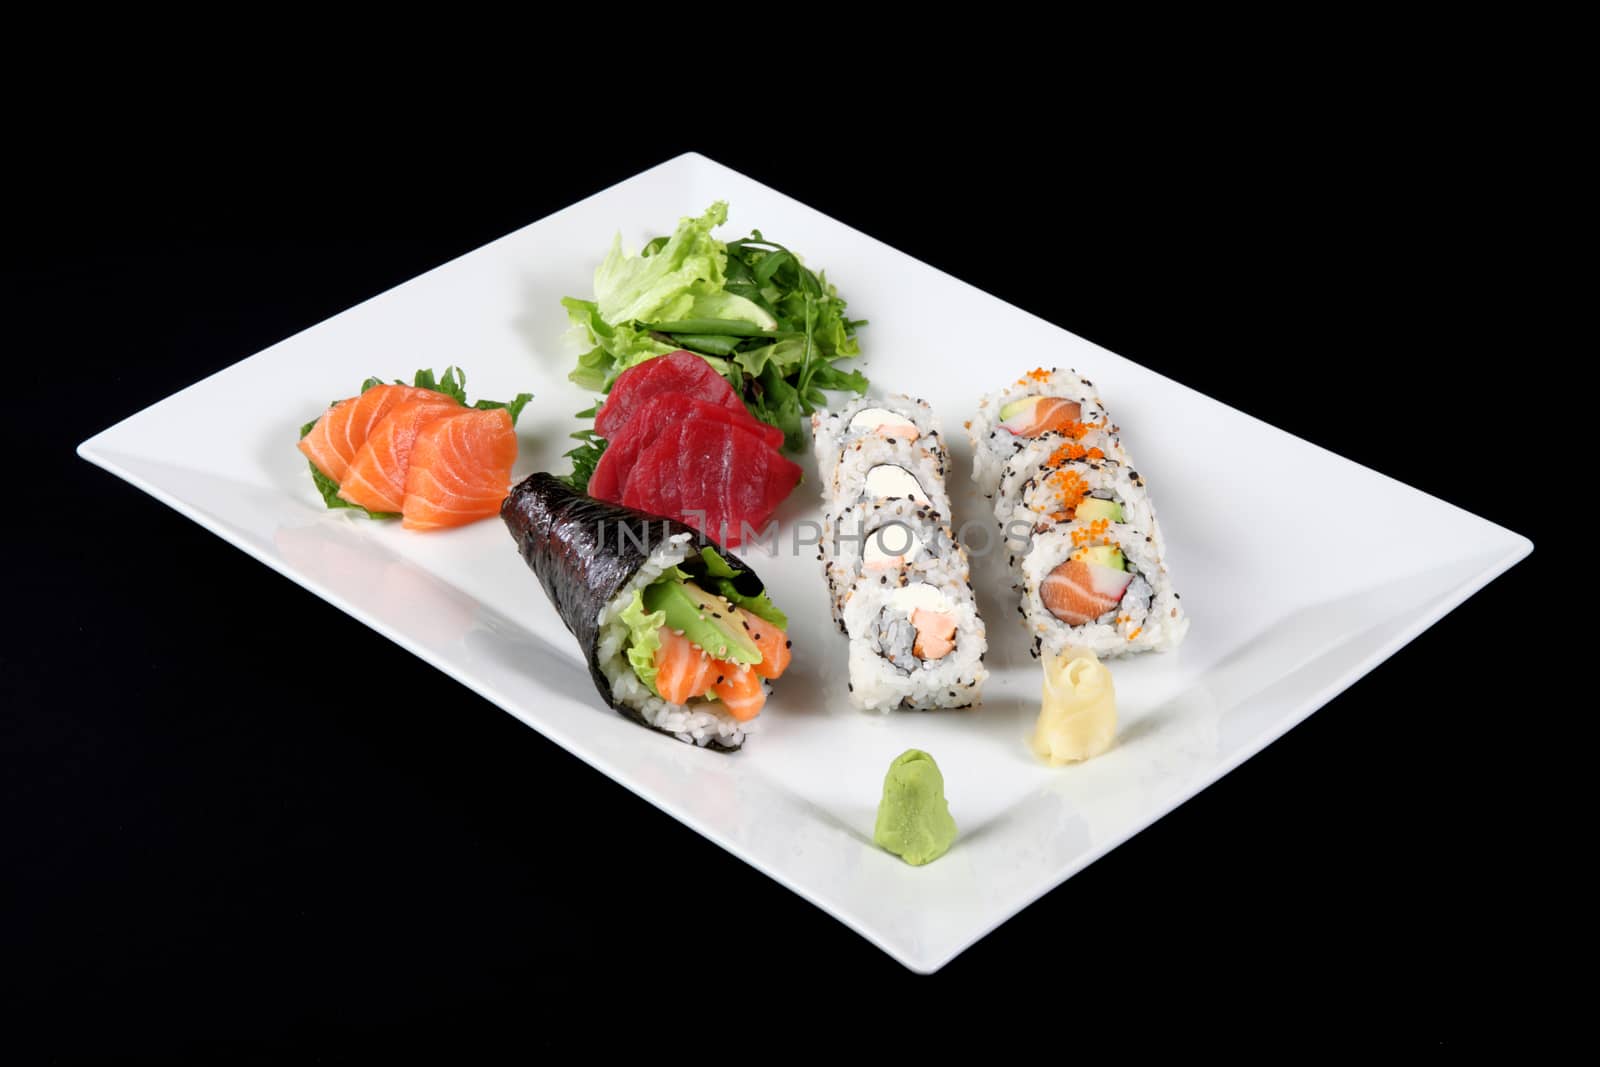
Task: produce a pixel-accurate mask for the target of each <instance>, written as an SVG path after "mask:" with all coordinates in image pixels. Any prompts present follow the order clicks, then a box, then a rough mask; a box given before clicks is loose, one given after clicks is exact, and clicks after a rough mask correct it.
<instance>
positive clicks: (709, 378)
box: [591, 349, 783, 495]
mask: <svg viewBox="0 0 1600 1067" xmlns="http://www.w3.org/2000/svg"><path fill="white" fill-rule="evenodd" d="M664 393H679V394H682V395H684V396H688V397H692V398H693V399H695V400H701V401H704V402H705V403H707V404H713V405H715V406H717V407H720V408H726V409H727V410H728V411H729V412H732V413H735V414H738V415H742V416H744V418H745V419H746V421H748V422H749V423H750V424H751V426H752V428H756V427H759V428H760V432H761V433H763V434H765V435H766V437H767V439H768V440H769V441H770V442H771V443H772V447H774V448H777V447H778V446H780V445H782V444H783V431H782V430H779V429H778V428H777V427H776V426H768V425H767V424H766V423H764V422H759V421H757V420H756V419H755V418H753V417H751V415H750V413H749V412H748V411H747V410H745V406H744V401H742V400H740V399H739V394H738V393H736V392H734V390H733V386H731V385H729V384H728V380H727V379H726V378H724V377H723V376H722V375H720V374H718V373H717V372H716V371H715V370H714V369H712V366H711V364H709V363H707V362H706V361H705V360H703V359H701V358H700V357H699V356H697V355H695V354H694V353H693V352H685V351H682V350H681V349H680V350H679V351H677V352H668V353H667V354H666V355H664V356H657V357H655V358H654V359H647V360H645V361H644V362H643V363H641V364H639V365H638V366H636V367H629V368H628V369H627V370H625V371H623V372H622V374H621V376H620V377H618V378H617V380H616V383H615V384H614V385H612V387H611V395H610V396H608V397H607V398H606V402H605V406H604V407H602V408H601V409H600V411H599V413H597V414H596V415H595V417H594V432H595V433H597V434H599V435H600V436H601V437H604V438H605V439H606V440H607V441H610V440H612V439H613V438H615V437H617V436H618V435H620V434H621V433H622V430H623V428H624V427H625V426H627V425H628V424H630V423H632V422H633V417H634V415H635V414H636V413H638V412H639V411H641V410H643V408H644V406H645V405H646V404H648V403H649V402H650V401H651V399H652V398H654V397H657V396H661V395H662V394H664ZM591 495H593V494H591Z"/></svg>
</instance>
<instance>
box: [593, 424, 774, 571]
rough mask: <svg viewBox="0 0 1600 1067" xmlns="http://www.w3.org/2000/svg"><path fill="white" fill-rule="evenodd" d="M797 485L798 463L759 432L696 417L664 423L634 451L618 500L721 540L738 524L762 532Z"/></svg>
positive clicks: (739, 532) (735, 538) (732, 535)
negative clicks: (653, 437)
mask: <svg viewBox="0 0 1600 1067" xmlns="http://www.w3.org/2000/svg"><path fill="white" fill-rule="evenodd" d="M799 482H800V468H799V467H797V466H796V465H795V464H793V463H791V462H789V461H788V460H787V459H785V458H783V456H781V455H779V454H778V451H777V450H776V449H774V448H773V447H771V446H770V445H768V444H767V442H766V441H765V439H763V438H762V437H761V436H759V435H757V434H755V433H753V432H751V431H750V430H748V429H746V428H745V427H743V426H739V425H735V424H732V423H719V422H712V421H711V420H709V419H696V420H693V421H689V422H680V423H676V424H674V425H672V426H669V427H667V428H665V429H664V430H662V432H661V433H659V434H657V435H656V438H655V440H654V441H652V442H651V443H650V445H649V446H648V447H647V448H645V449H644V450H643V451H642V452H640V453H639V457H638V459H637V460H635V461H634V464H633V469H632V470H630V471H629V472H628V480H627V484H626V485H625V486H624V487H623V490H622V503H623V504H624V505H625V506H627V507H631V508H638V509H640V510H641V511H648V512H651V513H652V514H656V515H668V516H671V517H673V518H677V519H679V520H681V521H683V522H684V523H687V524H688V525H690V526H693V527H695V528H696V529H698V530H699V531H700V532H701V533H703V534H705V535H706V536H707V537H709V538H711V539H712V540H713V541H716V542H717V543H718V544H721V545H728V546H733V545H738V544H739V542H740V541H741V540H742V539H743V535H744V528H743V527H744V525H746V524H748V525H749V527H750V529H751V530H753V531H760V530H761V528H762V527H763V526H765V525H766V523H767V520H768V519H770V518H771V517H772V513H773V511H774V510H776V508H777V506H778V505H779V504H780V503H781V502H782V501H783V499H784V497H786V496H788V495H789V493H790V492H791V491H792V490H793V489H794V487H795V486H796V485H798V484H799Z"/></svg>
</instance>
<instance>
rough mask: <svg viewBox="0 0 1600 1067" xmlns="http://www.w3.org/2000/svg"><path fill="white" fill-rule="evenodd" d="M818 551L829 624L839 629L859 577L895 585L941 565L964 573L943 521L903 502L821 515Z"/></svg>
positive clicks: (961, 554)
mask: <svg viewBox="0 0 1600 1067" xmlns="http://www.w3.org/2000/svg"><path fill="white" fill-rule="evenodd" d="M821 547H822V558H823V567H824V571H825V573H826V575H827V578H828V596H829V601H830V603H831V605H832V607H833V621H834V622H836V623H838V624H839V626H840V628H841V629H843V627H844V611H845V605H846V604H847V603H848V601H849V599H850V594H851V592H852V590H853V589H854V588H855V585H856V582H857V581H859V580H860V579H861V578H862V577H868V578H881V579H895V580H898V577H899V575H900V574H902V573H903V572H905V571H906V570H907V569H908V568H911V569H915V568H921V567H926V566H931V565H933V564H935V563H937V562H939V561H943V560H948V561H949V562H950V565H951V566H952V567H953V568H955V569H956V570H958V571H959V572H960V573H961V574H962V575H965V574H966V572H967V556H966V552H965V551H964V550H963V549H962V547H961V545H960V544H959V543H958V542H957V541H956V535H955V532H954V531H953V530H952V529H951V528H950V524H949V522H948V520H947V517H946V516H944V515H941V514H939V513H938V512H937V511H934V510H933V508H931V507H929V506H928V505H926V504H919V503H917V502H916V501H914V500H906V499H904V498H901V499H896V500H865V501H859V502H857V503H855V504H851V505H849V506H847V507H844V508H841V509H840V510H839V511H838V512H837V513H827V514H825V515H824V516H823V525H822V546H821ZM963 580H965V579H963Z"/></svg>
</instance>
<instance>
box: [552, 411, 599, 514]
mask: <svg viewBox="0 0 1600 1067" xmlns="http://www.w3.org/2000/svg"><path fill="white" fill-rule="evenodd" d="M599 411H600V401H598V400H597V401H595V403H594V405H593V406H592V407H590V408H587V409H585V410H583V411H580V412H578V414H577V415H576V416H574V417H575V418H579V419H592V418H594V417H595V415H596V414H598V413H599ZM568 436H569V437H572V438H574V439H575V440H578V441H582V442H583V443H582V444H581V445H579V446H578V447H577V448H574V449H572V450H571V451H569V452H564V453H562V454H563V455H565V456H566V457H567V458H568V459H570V460H572V473H571V474H568V475H566V476H565V477H563V478H562V479H561V481H563V482H565V483H566V484H567V485H569V486H571V487H572V488H573V489H576V490H577V491H578V492H580V493H587V492H588V491H589V479H590V478H593V477H594V469H595V467H596V466H597V465H598V464H599V463H600V457H601V456H603V455H605V452H606V439H605V438H604V437H599V436H597V435H596V434H595V432H594V430H593V429H588V430H578V431H576V432H574V433H571V434H569V435H568Z"/></svg>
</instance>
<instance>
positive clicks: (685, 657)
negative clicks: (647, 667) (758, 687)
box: [655, 626, 733, 704]
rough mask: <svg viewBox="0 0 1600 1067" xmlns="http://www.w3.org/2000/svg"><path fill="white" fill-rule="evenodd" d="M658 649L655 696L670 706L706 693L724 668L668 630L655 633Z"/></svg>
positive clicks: (722, 664) (686, 640)
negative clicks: (659, 696)
mask: <svg viewBox="0 0 1600 1067" xmlns="http://www.w3.org/2000/svg"><path fill="white" fill-rule="evenodd" d="M656 636H657V637H659V638H660V639H661V647H660V648H658V649H656V656H655V660H656V692H658V693H660V694H661V699H663V700H666V701H669V702H671V703H673V704H687V703H688V702H689V701H690V700H692V699H694V698H695V697H702V696H705V695H706V693H708V692H710V690H711V686H712V683H714V682H715V681H716V680H717V676H718V675H720V674H722V673H724V669H727V670H732V669H733V668H732V667H730V666H729V665H728V664H726V663H723V662H721V661H720V660H714V659H712V658H711V657H710V656H708V655H706V652H705V650H704V649H702V648H701V647H700V646H699V645H697V644H695V643H694V642H693V641H690V640H689V639H688V638H687V637H684V636H683V635H682V634H680V633H678V632H677V631H675V630H672V629H669V628H668V627H665V626H663V627H661V628H660V629H659V630H657V631H656Z"/></svg>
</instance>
